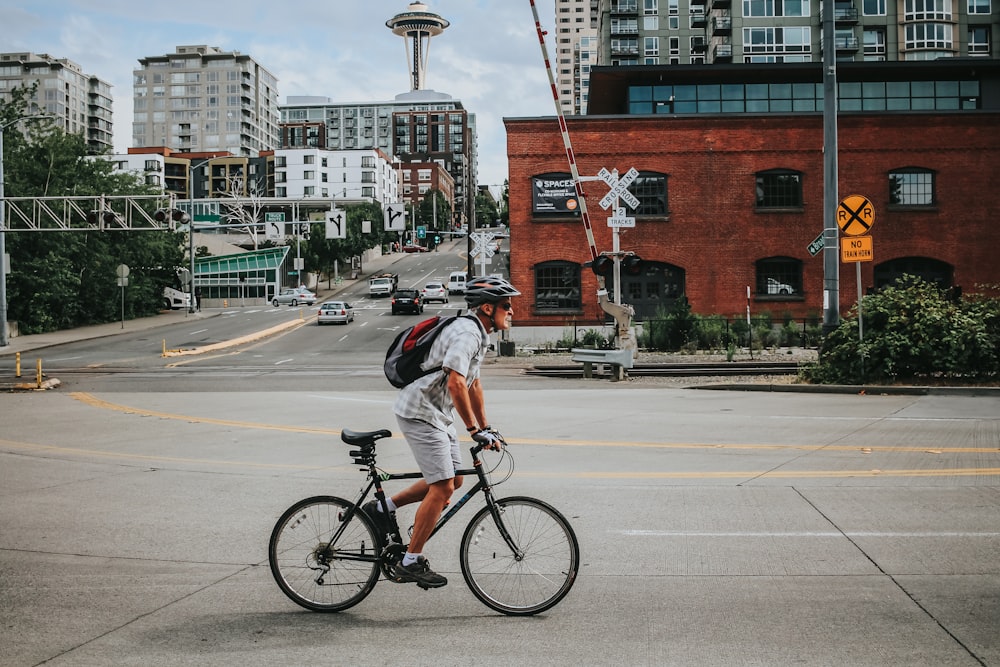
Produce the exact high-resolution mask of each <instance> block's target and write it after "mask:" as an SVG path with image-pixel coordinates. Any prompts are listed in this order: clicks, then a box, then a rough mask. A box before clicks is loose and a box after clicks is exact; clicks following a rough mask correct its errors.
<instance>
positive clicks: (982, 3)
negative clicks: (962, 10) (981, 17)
mask: <svg viewBox="0 0 1000 667" xmlns="http://www.w3.org/2000/svg"><path fill="white" fill-rule="evenodd" d="M991 11H992V10H991V9H990V0H969V13H970V14H989V13H991Z"/></svg>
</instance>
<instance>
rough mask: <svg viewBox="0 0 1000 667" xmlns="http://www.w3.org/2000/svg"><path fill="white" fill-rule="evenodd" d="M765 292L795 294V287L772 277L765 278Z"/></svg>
mask: <svg viewBox="0 0 1000 667" xmlns="http://www.w3.org/2000/svg"><path fill="white" fill-rule="evenodd" d="M767 293H768V294H795V288H794V287H792V286H791V285H786V284H785V283H782V282H778V281H777V280H775V279H774V278H768V279H767Z"/></svg>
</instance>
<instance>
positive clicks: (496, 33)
mask: <svg viewBox="0 0 1000 667" xmlns="http://www.w3.org/2000/svg"><path fill="white" fill-rule="evenodd" d="M424 2H425V4H426V5H427V7H428V9H429V11H431V12H434V13H436V14H438V15H440V16H442V17H443V18H445V19H447V20H448V21H449V22H450V24H451V25H450V26H449V27H448V29H447V30H445V31H444V32H443V33H442V34H441V35H439V36H437V37H435V38H433V39H432V40H431V44H430V50H429V53H428V65H427V81H426V83H425V85H424V87H425V88H429V89H432V90H435V91H438V92H441V93H447V94H448V95H451V96H452V97H454V98H457V99H459V100H461V101H462V104H463V105H464V107H465V108H466V109H467V110H468V111H469V112H470V113H475V114H476V122H477V125H478V136H479V183H480V184H481V185H491V186H499V185H500V184H502V183H503V181H504V180H505V179H506V178H507V139H506V133H505V131H504V126H503V118H505V117H513V118H516V117H533V116H555V114H556V110H555V103H554V102H553V99H552V90H551V88H550V86H549V80H548V75H547V74H546V72H545V64H544V60H543V59H542V52H541V48H540V47H539V43H538V34H537V32H536V30H535V23H534V18H533V16H532V12H531V3H530V1H529V0H424ZM408 5H409V0H365V1H362V2H356V1H348V0H298V1H297V2H273V1H272V2H263V1H260V0H201V1H200V2H195V1H193V0H172V1H170V2H149V1H148V0H143V1H136V0H2V2H0V25H2V26H3V35H2V37H0V52H5V53H6V52H21V51H28V52H33V53H47V54H49V55H51V56H52V57H54V58H67V59H69V60H72V61H74V62H76V63H77V64H79V65H80V67H81V68H82V70H83V72H84V73H85V74H87V75H92V76H96V77H98V78H100V79H102V80H104V81H107V82H108V83H110V84H111V85H112V86H113V88H112V94H113V97H114V104H113V111H114V119H113V122H114V143H115V152H119V153H125V152H127V149H128V148H129V147H130V146H131V145H132V71H133V70H135V69H137V68H138V67H139V62H138V60H139V58H143V57H147V56H158V55H164V54H167V53H173V52H174V51H175V50H176V47H177V46H182V45H196V44H204V45H208V46H217V47H219V48H221V49H222V50H224V51H239V52H240V53H243V54H246V55H248V56H250V57H251V58H253V59H254V60H256V61H257V62H258V63H259V64H261V65H262V66H263V67H265V68H266V69H267V70H269V71H270V72H271V73H272V74H274V75H275V76H276V77H277V79H278V96H279V103H280V104H284V103H285V102H286V101H287V98H288V96H290V95H291V96H296V95H318V96H322V97H329V98H331V99H332V100H333V101H334V102H380V101H386V100H392V99H394V98H395V97H396V95H398V94H400V93H405V92H408V91H409V90H410V70H409V67H408V65H407V60H406V58H407V51H408V46H407V44H408V42H404V40H403V38H402V37H397V36H396V35H393V34H392V31H391V30H389V29H388V28H387V27H386V26H385V22H386V21H387V20H389V19H390V18H392V17H393V16H395V15H396V14H399V13H402V12H404V11H406V10H407V8H408ZM535 5H536V6H537V8H538V14H539V19H540V21H541V25H542V28H543V30H546V31H547V32H548V33H549V34H548V35H547V36H546V45H547V48H548V50H549V55H550V56H553V55H554V52H555V51H554V49H555V45H554V41H553V35H555V32H556V31H555V25H554V24H555V21H554V15H553V13H554V0H535Z"/></svg>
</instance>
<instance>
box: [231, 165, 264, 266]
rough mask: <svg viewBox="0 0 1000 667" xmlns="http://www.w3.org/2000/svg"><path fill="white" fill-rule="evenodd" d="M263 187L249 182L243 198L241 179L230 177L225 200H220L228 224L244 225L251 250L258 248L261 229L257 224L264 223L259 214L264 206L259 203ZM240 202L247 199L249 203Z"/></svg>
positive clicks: (239, 177)
mask: <svg viewBox="0 0 1000 667" xmlns="http://www.w3.org/2000/svg"><path fill="white" fill-rule="evenodd" d="M262 190H263V186H262V185H261V183H260V182H258V181H257V180H251V181H250V182H249V183H248V184H247V188H246V191H247V195H246V196H245V197H244V196H243V177H242V176H239V175H234V176H230V177H229V179H228V180H227V182H226V195H227V198H225V199H222V201H221V204H222V207H223V208H225V209H226V218H227V219H228V221H229V222H230V223H233V224H243V225H246V230H247V233H248V234H249V235H250V240H251V241H252V242H253V249H254V250H257V249H259V248H260V233H261V229H263V228H262V227H258V226H257V225H258V224H259V223H262V222H264V219H263V217H262V216H261V213H262V212H263V210H264V204H263V202H261V197H262V196H263V192H262ZM241 199H242V200H246V199H249V200H250V201H249V203H245V202H244V201H241Z"/></svg>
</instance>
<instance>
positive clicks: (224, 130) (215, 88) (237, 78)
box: [132, 45, 280, 157]
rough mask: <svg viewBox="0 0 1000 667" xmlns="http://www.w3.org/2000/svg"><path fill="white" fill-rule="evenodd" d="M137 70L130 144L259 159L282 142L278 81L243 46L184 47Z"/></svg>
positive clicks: (151, 59) (143, 63)
mask: <svg viewBox="0 0 1000 667" xmlns="http://www.w3.org/2000/svg"><path fill="white" fill-rule="evenodd" d="M139 64H140V67H139V69H136V70H133V73H132V74H133V105H134V117H133V122H132V146H133V147H138V148H142V147H151V146H166V147H168V148H170V149H172V150H174V151H183V152H191V153H199V152H200V153H204V152H217V151H227V152H229V153H232V154H233V155H243V156H249V157H254V156H257V155H259V154H260V153H261V152H262V151H269V150H274V149H276V148H278V147H279V146H280V140H279V131H278V121H279V113H278V80H277V79H276V78H275V77H274V75H272V74H271V73H270V72H269V71H268V70H267V69H265V68H264V67H263V66H262V65H260V64H258V63H257V62H256V61H255V60H254V59H253V58H251V57H250V56H248V55H245V54H241V53H240V52H239V51H222V50H220V49H219V48H218V47H214V46H204V45H199V46H178V47H177V49H176V51H175V52H174V53H168V54H166V55H162V56H148V57H145V58H140V59H139Z"/></svg>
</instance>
